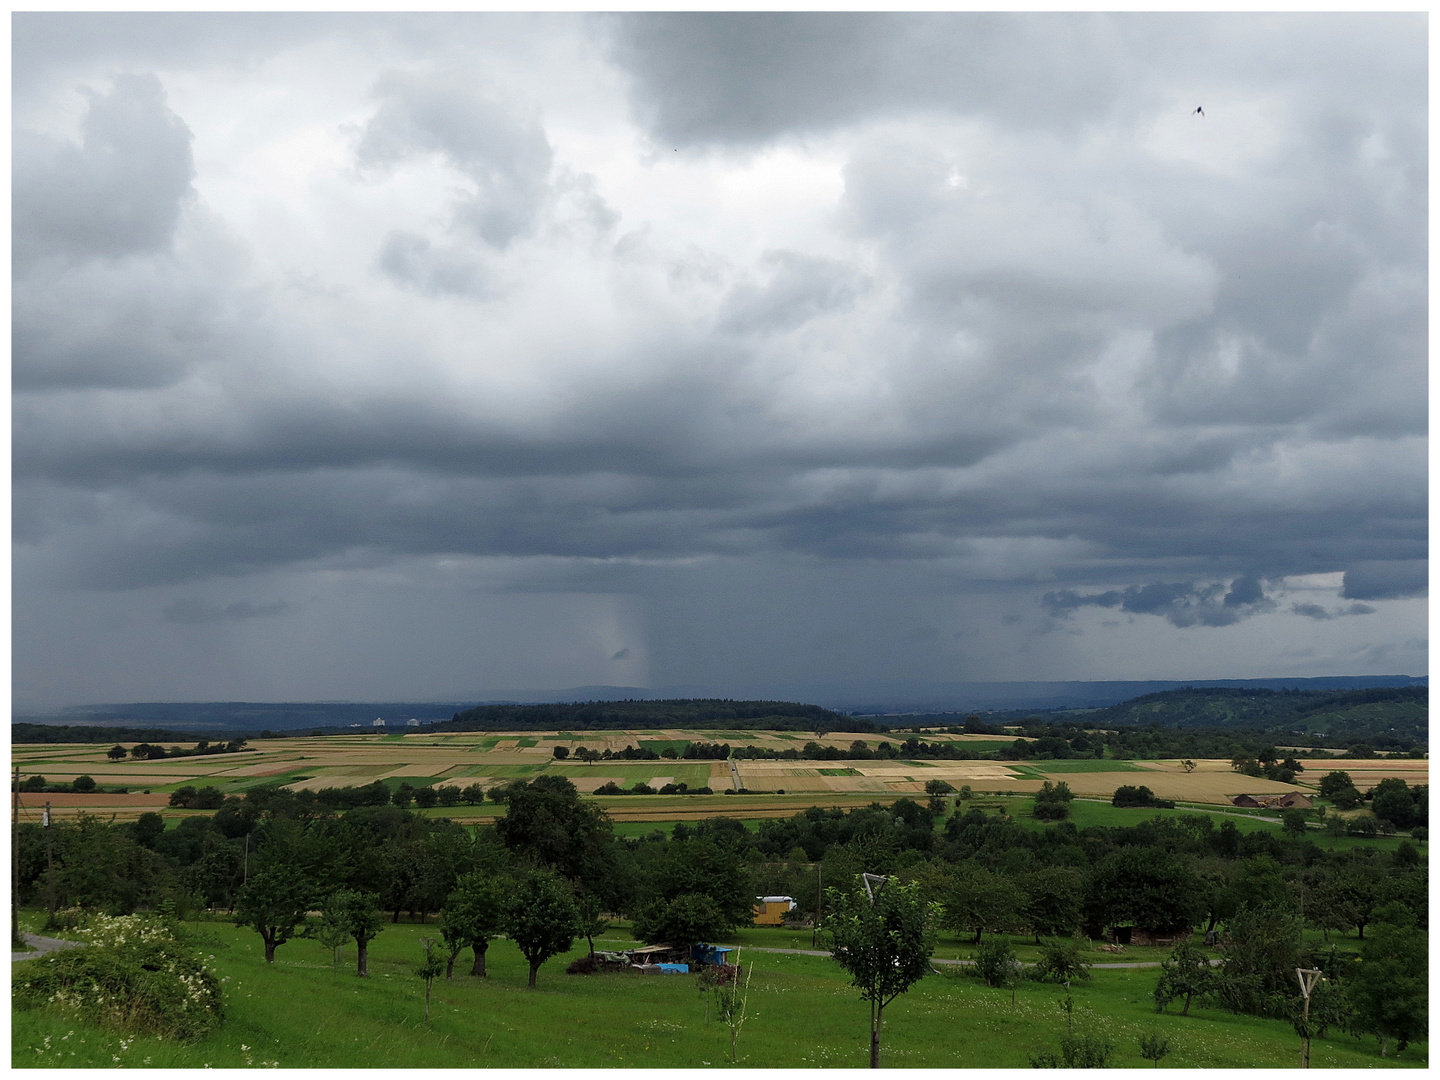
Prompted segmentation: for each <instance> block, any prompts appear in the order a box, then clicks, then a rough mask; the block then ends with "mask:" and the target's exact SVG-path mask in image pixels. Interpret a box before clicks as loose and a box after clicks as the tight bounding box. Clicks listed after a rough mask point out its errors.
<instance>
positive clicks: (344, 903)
mask: <svg viewBox="0 0 1440 1080" xmlns="http://www.w3.org/2000/svg"><path fill="white" fill-rule="evenodd" d="M325 912H326V916H325V917H327V918H332V919H334V920H335V922H336V923H337V924H338V925H340V926H343V927H344V928H345V932H346V933H347V934H348V935H349V936H350V937H353V938H354V939H355V974H356V975H357V976H359V977H360V978H362V979H363V978H365V977H366V976H367V975H369V974H370V968H369V951H370V942H371V941H372V940H373V939H374V937H375V935H376V934H378V933H380V928H381V927H382V926H383V925H384V924H385V915H384V913H383V912H381V910H380V897H379V896H377V895H376V894H375V893H367V892H360V891H359V890H356V889H340V890H337V891H336V892H333V893H331V894H330V898H329V900H328V901H327V902H326V904H325Z"/></svg>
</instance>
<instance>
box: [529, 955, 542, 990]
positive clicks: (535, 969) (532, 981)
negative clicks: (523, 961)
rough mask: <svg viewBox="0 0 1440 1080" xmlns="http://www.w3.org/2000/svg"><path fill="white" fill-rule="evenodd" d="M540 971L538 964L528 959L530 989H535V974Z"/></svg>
mask: <svg viewBox="0 0 1440 1080" xmlns="http://www.w3.org/2000/svg"><path fill="white" fill-rule="evenodd" d="M539 972H540V965H539V964H538V963H536V962H535V961H534V960H531V961H530V989H531V990H534V989H535V976H536V975H537V974H539Z"/></svg>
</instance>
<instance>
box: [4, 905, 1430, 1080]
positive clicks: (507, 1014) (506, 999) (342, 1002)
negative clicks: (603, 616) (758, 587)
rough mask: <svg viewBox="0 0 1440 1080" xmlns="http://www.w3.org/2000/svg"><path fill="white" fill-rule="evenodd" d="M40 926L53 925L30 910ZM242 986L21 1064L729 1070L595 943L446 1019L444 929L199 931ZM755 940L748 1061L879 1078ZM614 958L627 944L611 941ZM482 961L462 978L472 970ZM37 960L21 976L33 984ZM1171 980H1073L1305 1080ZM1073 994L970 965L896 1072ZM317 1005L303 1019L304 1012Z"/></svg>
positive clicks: (817, 968)
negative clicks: (973, 973)
mask: <svg viewBox="0 0 1440 1080" xmlns="http://www.w3.org/2000/svg"><path fill="white" fill-rule="evenodd" d="M26 916H27V923H33V922H35V921H36V920H37V919H38V915H36V914H35V913H29V912H27V913H26ZM187 926H188V927H189V928H190V929H191V931H192V932H193V933H195V934H196V935H198V936H199V938H200V939H201V942H202V944H203V947H204V949H205V951H206V952H207V953H208V954H210V955H212V956H213V958H214V959H213V961H212V962H211V963H212V966H213V968H214V969H215V970H216V972H217V973H218V974H219V975H220V977H221V978H222V979H223V980H224V987H225V1005H226V1013H227V1018H226V1023H225V1025H224V1026H223V1027H222V1028H221V1029H219V1031H217V1032H215V1033H213V1034H211V1035H210V1036H208V1037H205V1038H203V1039H200V1040H198V1041H195V1042H193V1043H175V1042H168V1041H166V1042H162V1041H159V1040H156V1039H153V1038H146V1037H144V1036H137V1037H134V1038H129V1037H125V1038H123V1039H122V1037H121V1036H120V1035H119V1034H117V1033H115V1032H112V1031H106V1030H102V1029H99V1028H96V1027H93V1026H90V1025H87V1024H84V1023H81V1022H78V1021H76V1020H74V1019H73V1018H70V1017H67V1016H65V1015H64V1014H61V1013H57V1012H51V1011H48V1010H39V1011H34V1012H18V1013H15V1014H14V1016H13V1024H12V1028H11V1055H12V1057H11V1061H12V1065H13V1066H18V1067H32V1068H43V1067H55V1068H85V1067H92V1068H93V1067H106V1068H110V1067H120V1066H127V1067H151V1068H191V1069H199V1068H207V1067H208V1068H243V1067H247V1066H253V1067H259V1066H262V1065H278V1066H279V1067H281V1068H321V1067H324V1068H377V1067H378V1068H391V1069H395V1068H474V1067H490V1068H545V1067H564V1068H604V1067H618V1068H705V1067H717V1068H718V1067H722V1066H727V1065H728V1064H729V1060H728V1058H729V1054H728V1044H729V1031H728V1029H727V1028H726V1027H724V1026H723V1025H721V1024H719V1023H717V1022H715V1021H714V1020H713V1019H711V1021H710V1022H709V1023H708V1024H707V1022H706V1009H705V1002H704V1000H703V999H702V997H701V995H700V994H699V993H698V992H697V990H696V982H695V977H694V976H693V975H670V976H637V975H629V974H611V975H592V976H573V975H566V974H565V965H566V963H568V962H569V960H571V959H574V958H575V957H577V956H579V955H581V952H582V951H583V943H582V946H581V948H580V949H576V950H572V952H571V953H570V954H568V955H567V956H562V957H557V958H555V959H554V960H551V961H550V962H549V963H547V964H546V965H545V966H544V967H543V968H542V969H541V972H540V979H539V986H538V988H537V989H536V990H533V991H531V990H527V989H526V988H525V963H524V960H523V959H522V958H521V957H520V955H519V953H518V951H517V950H516V949H515V948H514V947H513V946H512V945H511V944H510V943H509V942H507V941H503V940H501V941H497V942H495V943H494V944H493V945H492V946H491V949H490V958H489V966H490V972H491V977H490V978H488V979H483V980H482V979H475V978H471V977H469V976H466V975H463V974H457V976H456V977H455V979H454V980H452V981H450V982H445V981H443V980H441V981H437V982H436V983H435V985H434V989H433V992H432V999H431V1020H430V1022H429V1023H426V1021H425V1017H424V989H423V983H422V982H421V980H420V979H419V978H417V977H416V975H415V970H416V967H417V965H418V963H419V962H420V960H421V958H422V948H421V944H420V939H421V937H424V936H429V937H432V938H433V937H436V936H437V933H436V930H435V927H434V924H433V923H431V924H430V925H428V926H420V925H416V924H411V923H402V924H400V925H398V926H396V925H391V924H388V923H387V924H386V927H385V929H384V931H383V932H382V933H381V934H380V936H379V937H378V938H376V939H375V941H374V942H372V943H371V948H370V972H371V975H370V978H368V979H357V978H356V977H355V976H354V975H353V965H354V950H353V948H347V949H346V950H345V951H344V955H343V959H342V963H341V967H340V970H339V971H338V972H336V971H332V970H331V960H330V954H329V951H328V950H327V949H325V948H324V947H322V946H320V945H318V944H316V943H314V942H311V941H305V940H297V941H292V942H290V943H288V944H286V945H284V946H281V948H280V949H279V951H278V953H277V959H276V962H275V964H273V965H267V964H265V963H264V960H263V952H262V949H261V942H260V939H259V937H258V935H256V934H254V933H253V932H251V931H246V930H240V929H238V928H236V927H233V926H231V925H229V924H227V923H223V922H214V923H190V924H187ZM767 933H768V932H767V931H764V930H760V929H754V930H748V929H747V930H743V931H741V932H740V934H739V937H740V938H741V944H742V945H743V946H747V949H746V951H745V952H744V955H743V958H744V959H745V960H746V961H747V962H751V963H753V964H754V974H753V977H752V981H751V984H750V993H749V1002H748V1011H747V1019H746V1021H745V1025H744V1028H743V1030H742V1032H741V1035H740V1039H739V1044H738V1046H739V1062H738V1063H739V1064H740V1065H741V1066H743V1067H748V1068H792V1069H793V1068H812V1067H817V1066H825V1067H844V1068H859V1067H863V1066H864V1065H865V1064H866V1055H867V1040H868V1031H867V1021H868V1008H867V1006H866V1005H865V1003H864V1002H863V1001H862V1000H861V999H860V997H859V995H858V994H857V992H856V991H855V990H853V989H852V988H851V987H849V986H848V985H847V980H846V978H845V977H844V975H843V974H842V973H841V971H840V969H839V968H838V966H837V965H835V964H834V962H833V961H830V960H829V959H827V958H824V957H812V956H797V955H786V954H781V953H772V952H761V951H760V949H759V948H757V947H755V945H756V942H757V941H758V940H762V939H763V940H768V941H770V942H772V943H773V944H771V945H770V946H768V947H773V948H794V947H798V948H805V947H808V944H809V935H808V932H807V933H806V934H805V935H803V936H802V937H801V940H800V941H799V942H798V943H795V944H791V939H792V938H793V937H794V935H793V933H792V932H785V931H778V932H776V934H778V935H779V936H778V937H776V936H769V937H768V938H766V934H767ZM606 936H607V938H609V939H613V941H612V940H607V941H606V942H605V944H607V945H611V946H612V947H614V946H621V945H622V944H623V942H622V938H621V936H620V935H618V934H616V933H615V932H614V931H611V932H610V933H609V934H607V935H606ZM468 967H469V956H468V953H467V954H466V955H465V956H463V957H462V958H461V960H460V962H459V963H458V964H457V971H467V970H468ZM25 968H26V964H25V963H23V962H22V963H19V964H16V965H14V967H13V971H14V973H15V974H16V975H17V976H19V977H21V978H23V977H24V975H23V973H24V971H25ZM1155 978H1156V972H1155V970H1154V969H1138V970H1114V969H1112V970H1103V971H1096V972H1095V973H1094V976H1093V978H1092V979H1091V980H1089V981H1085V982H1077V983H1075V984H1073V987H1072V990H1073V993H1074V999H1075V1003H1076V1015H1077V1019H1076V1024H1077V1028H1078V1029H1080V1030H1083V1031H1088V1032H1093V1033H1096V1034H1100V1035H1103V1036H1104V1037H1105V1038H1108V1039H1109V1040H1110V1041H1111V1043H1112V1044H1113V1046H1114V1052H1113V1056H1112V1057H1111V1059H1110V1064H1111V1065H1112V1066H1118V1067H1145V1066H1146V1065H1147V1064H1148V1063H1147V1062H1145V1061H1144V1060H1143V1059H1142V1058H1141V1057H1140V1053H1139V1044H1138V1040H1139V1038H1140V1036H1141V1035H1143V1034H1146V1033H1149V1032H1157V1033H1159V1034H1160V1035H1162V1036H1164V1037H1166V1038H1168V1039H1169V1040H1170V1047H1171V1053H1170V1055H1169V1056H1168V1057H1167V1058H1165V1060H1164V1065H1165V1066H1166V1067H1180V1068H1185V1067H1189V1068H1246V1069H1253V1068H1272V1069H1274V1068H1293V1067H1295V1066H1296V1064H1297V1063H1298V1062H1297V1055H1298V1049H1299V1046H1298V1039H1297V1037H1296V1035H1295V1033H1294V1031H1293V1030H1292V1028H1291V1027H1290V1025H1289V1023H1287V1022H1283V1021H1277V1020H1260V1019H1256V1018H1254V1017H1248V1016H1235V1015H1231V1014H1229V1013H1226V1012H1223V1011H1220V1010H1217V1009H1210V1008H1194V1009H1192V1010H1191V1015H1190V1016H1188V1017H1182V1016H1179V1015H1178V1014H1177V1013H1176V1012H1174V1011H1173V1010H1172V1011H1171V1012H1169V1013H1166V1014H1164V1015H1157V1014H1156V1013H1155V1011H1154V1006H1153V1003H1152V999H1151V991H1152V990H1153V987H1154V984H1155ZM1063 996H1064V991H1063V990H1062V989H1061V988H1060V987H1058V986H1055V985H1051V984H1040V983H1035V982H1030V981H1026V982H1023V983H1022V984H1021V985H1020V987H1019V989H1018V991H1017V993H1016V1000H1015V1003H1014V1004H1013V1005H1012V1004H1011V1000H1010V994H1009V993H1008V992H1006V991H1001V990H989V989H986V988H985V987H984V986H983V985H982V984H981V983H980V982H979V981H978V980H976V979H974V978H972V977H969V976H968V975H965V974H963V973H961V972H959V971H958V970H953V969H952V970H947V971H945V972H944V973H942V974H940V975H930V976H927V977H926V978H925V979H923V980H922V981H921V982H920V983H918V984H917V985H916V986H915V987H914V988H913V989H911V991H910V992H909V993H907V994H905V995H903V996H902V997H900V998H899V999H897V1000H896V1001H895V1003H894V1004H893V1005H891V1006H890V1007H889V1008H888V1009H887V1010H886V1012H885V1029H884V1037H883V1050H882V1064H884V1065H886V1066H891V1067H902V1066H903V1067H922V1068H976V1067H990V1068H1025V1067H1027V1065H1028V1057H1027V1055H1028V1054H1030V1053H1033V1052H1035V1051H1038V1050H1041V1049H1048V1050H1051V1051H1054V1050H1056V1048H1057V1047H1058V1044H1059V1041H1060V1037H1061V1036H1062V1035H1063V1034H1064V1031H1065V1023H1064V1018H1063V1015H1062V1013H1061V1011H1060V1009H1059V1008H1058V1002H1059V1000H1060V998H1062V997H1063ZM297 1002H303V1003H304V1007H303V1008H296V1003H297ZM1427 1063H1428V1046H1427V1045H1426V1044H1423V1043H1420V1044H1412V1045H1411V1046H1410V1047H1409V1048H1407V1049H1406V1050H1405V1051H1403V1052H1401V1053H1398V1054H1394V1053H1392V1055H1391V1056H1390V1057H1388V1058H1384V1059H1382V1058H1381V1057H1380V1056H1379V1051H1378V1046H1377V1043H1376V1041H1375V1040H1374V1039H1356V1038H1352V1037H1350V1036H1346V1035H1341V1034H1339V1033H1336V1032H1331V1034H1330V1036H1329V1037H1328V1038H1326V1039H1324V1040H1316V1041H1315V1043H1314V1046H1313V1050H1312V1064H1313V1065H1314V1066H1315V1067H1317V1068H1365V1067H1376V1066H1386V1065H1389V1066H1397V1067H1421V1068H1423V1067H1425V1066H1426V1065H1427Z"/></svg>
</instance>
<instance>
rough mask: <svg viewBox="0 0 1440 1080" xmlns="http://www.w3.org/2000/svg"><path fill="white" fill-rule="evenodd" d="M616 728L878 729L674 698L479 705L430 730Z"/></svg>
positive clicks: (779, 704)
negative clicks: (550, 703) (553, 703)
mask: <svg viewBox="0 0 1440 1080" xmlns="http://www.w3.org/2000/svg"><path fill="white" fill-rule="evenodd" d="M617 728H731V729H737V730H745V729H750V730H757V729H763V730H770V731H820V730H824V731H862V732H869V731H879V730H883V728H882V726H881V725H878V724H876V723H875V722H874V721H873V720H870V719H868V718H865V717H854V716H845V715H844V714H843V713H837V712H831V711H830V710H829V709H822V708H821V707H820V706H819V705H801V704H798V703H796V702H792V701H730V700H728V699H725V698H702V699H695V698H672V699H669V700H663V701H638V700H630V701H588V702H576V703H572V704H557V705H480V706H477V707H475V708H473V709H466V710H464V711H463V712H457V713H456V714H455V716H454V718H453V719H451V720H450V721H448V722H446V723H440V724H427V725H426V730H428V731H546V730H548V731H556V730H563V731H570V730H574V731H595V730H607V729H608V730H613V729H617Z"/></svg>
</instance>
